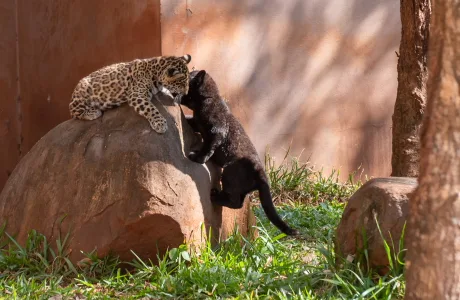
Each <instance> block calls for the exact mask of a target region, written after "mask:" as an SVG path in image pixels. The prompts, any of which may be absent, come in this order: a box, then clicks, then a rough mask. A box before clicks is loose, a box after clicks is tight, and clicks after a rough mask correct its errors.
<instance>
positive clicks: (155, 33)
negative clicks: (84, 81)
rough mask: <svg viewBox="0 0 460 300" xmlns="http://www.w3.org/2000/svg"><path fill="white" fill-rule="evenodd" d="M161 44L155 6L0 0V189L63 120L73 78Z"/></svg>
mask: <svg viewBox="0 0 460 300" xmlns="http://www.w3.org/2000/svg"><path fill="white" fill-rule="evenodd" d="M16 3H17V5H16ZM16 16H17V18H16ZM16 21H17V22H16ZM16 24H17V26H16ZM16 33H17V35H18V43H17V45H18V47H16V43H15V36H16ZM160 41H161V37H160V0H136V1H132V0H117V1H113V0H97V1H94V0H67V1H42V0H17V1H15V0H3V1H1V3H0V57H1V59H2V63H1V64H0V90H1V91H2V94H1V95H0V105H1V106H0V122H1V123H0V139H1V140H0V144H1V145H2V147H0V162H1V165H0V188H1V187H3V184H4V182H5V180H6V178H7V173H8V172H11V170H12V168H13V167H14V165H15V164H16V163H17V161H18V157H19V156H20V155H21V154H25V153H26V152H27V151H28V150H29V149H30V148H31V147H32V146H33V145H34V144H35V143H36V142H37V141H38V140H39V139H40V138H41V137H42V136H43V135H44V134H45V133H46V132H48V131H49V130H50V129H51V128H53V127H54V126H56V125H57V124H59V123H60V122H62V121H64V120H67V119H69V118H70V116H69V112H68V104H69V102H70V96H71V93H72V91H73V88H74V87H75V85H76V84H77V82H78V80H79V79H80V78H82V77H83V76H85V75H87V74H89V73H90V72H92V71H94V70H96V69H98V68H100V67H102V66H104V65H108V64H111V63H114V62H119V61H127V60H132V59H134V58H137V57H149V56H157V55H160V54H161V52H160V51H161V44H160ZM4 60H5V61H6V64H5V63H3V61H4ZM16 78H19V85H18V84H17V80H16ZM18 99H19V101H18ZM18 143H19V145H18ZM3 145H7V147H6V148H4V147H3Z"/></svg>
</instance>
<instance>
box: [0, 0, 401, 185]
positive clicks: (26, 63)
mask: <svg viewBox="0 0 460 300" xmlns="http://www.w3.org/2000/svg"><path fill="white" fill-rule="evenodd" d="M160 2H161V3H160ZM160 13H161V14H160ZM399 39H400V20H399V1H398V0H388V1H383V2H382V1H378V0H311V1H304V0H289V1H286V0H271V1H264V0H251V1H245V0H231V1H216V0H163V1H160V0H136V1H133V0H117V1H113V0H97V1H93V0H66V1H57V0H54V1H53V0H50V1H41V0H4V1H0V58H1V64H0V91H1V92H2V93H1V94H0V144H1V147H0V189H1V188H2V187H3V184H4V182H5V181H6V179H7V177H8V175H9V174H10V173H11V171H12V170H13V168H14V166H15V165H16V163H17V162H18V160H19V159H20V157H21V156H23V155H24V154H25V153H27V151H28V150H29V149H30V148H31V147H32V146H33V145H34V144H35V143H36V142H37V141H38V140H39V139H40V138H41V137H42V136H43V135H44V134H45V133H46V132H48V131H49V130H50V129H51V128H53V127H54V126H56V125H57V124H59V123H60V122H62V121H64V120H67V119H68V118H69V113H68V103H69V101H70V96H71V93H72V91H73V88H74V87H75V85H76V83H77V82H78V80H79V79H80V78H82V77H83V76H85V75H87V74H88V73H90V72H91V71H94V70H95V69H97V68H100V67H102V66H104V65H107V64H110V63H114V62H118V61H127V60H131V59H134V58H137V57H149V56H156V55H160V54H163V55H183V54H185V53H189V54H191V55H192V62H191V65H192V66H195V68H197V69H206V70H207V71H209V73H210V74H211V75H212V76H213V77H214V78H215V79H216V81H217V83H218V84H219V86H220V89H221V92H222V94H223V95H224V96H225V97H227V98H228V100H229V102H230V106H231V108H232V110H233V112H234V113H235V114H236V116H237V117H238V118H239V119H240V120H241V121H242V123H243V124H244V127H245V128H246V130H247V131H248V133H249V135H250V137H251V139H252V140H253V141H254V143H255V145H256V147H257V149H258V151H259V153H260V155H261V156H262V155H263V154H264V152H265V149H266V147H267V146H269V147H270V149H271V152H272V153H273V154H275V155H276V157H277V158H278V160H279V159H281V158H282V156H283V154H284V151H285V149H287V148H288V147H289V146H290V145H291V154H294V155H296V154H299V153H300V152H301V150H302V149H304V152H303V153H304V154H303V159H304V160H306V159H307V158H308V157H310V159H311V161H312V162H313V163H315V164H316V165H317V166H319V167H321V166H324V167H326V169H330V168H331V167H336V168H340V169H341V171H342V174H346V173H347V172H348V171H352V170H355V169H356V168H357V167H358V166H360V165H361V166H362V167H363V168H364V171H365V173H366V174H369V175H374V176H383V175H389V173H390V169H391V165H390V160H391V115H392V112H393V105H394V101H395V99H396V84H397V80H396V78H397V74H396V62H397V57H396V54H395V51H396V50H398V47H399Z"/></svg>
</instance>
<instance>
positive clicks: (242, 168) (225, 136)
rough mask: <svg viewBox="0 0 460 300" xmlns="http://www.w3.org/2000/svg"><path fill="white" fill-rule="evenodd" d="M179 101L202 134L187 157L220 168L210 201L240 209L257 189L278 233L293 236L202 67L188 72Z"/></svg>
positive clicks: (250, 150)
mask: <svg viewBox="0 0 460 300" xmlns="http://www.w3.org/2000/svg"><path fill="white" fill-rule="evenodd" d="M181 104H183V105H185V106H187V107H188V108H190V109H191V110H193V117H192V118H188V121H189V123H190V125H191V126H192V127H193V129H194V130H195V131H197V132H200V133H201V136H202V137H203V146H202V148H201V149H200V150H199V151H197V152H190V154H189V158H190V159H191V160H193V161H195V162H197V163H200V164H203V163H205V162H207V161H208V160H209V159H211V161H212V162H213V163H215V164H217V165H218V166H220V167H222V168H223V172H222V178H221V181H222V191H217V190H212V191H211V200H212V201H213V202H214V203H216V204H219V205H221V206H226V207H230V208H241V207H242V206H243V202H244V199H245V197H246V195H247V194H248V193H250V192H252V191H254V190H258V191H259V197H260V202H261V203H262V207H263V209H264V211H265V214H266V215H267V217H268V219H269V220H270V221H271V222H272V223H273V224H274V225H275V226H276V227H278V228H279V229H280V230H281V231H282V232H284V233H286V234H288V235H297V234H298V231H297V230H295V229H292V228H291V227H289V226H288V225H287V224H286V223H285V222H284V221H283V220H281V218H280V217H279V215H278V213H277V212H276V209H275V206H274V205H273V200H272V196H271V194H270V186H269V184H268V179H267V175H266V174H265V171H264V168H263V166H262V163H261V162H260V159H259V156H258V154H257V152H256V149H255V148H254V145H253V144H252V143H251V140H250V139H249V137H248V135H247V134H246V132H245V131H244V129H243V127H242V126H241V124H240V123H239V122H238V120H237V119H236V118H235V117H234V116H233V115H232V114H231V112H230V110H229V108H228V106H227V104H226V103H225V101H224V100H223V99H222V98H221V97H220V96H219V90H218V89H217V85H216V83H215V82H214V80H213V79H212V78H211V76H209V75H208V74H206V72H205V71H204V70H202V71H193V72H192V73H190V85H189V92H188V94H187V95H185V96H183V97H182V100H181Z"/></svg>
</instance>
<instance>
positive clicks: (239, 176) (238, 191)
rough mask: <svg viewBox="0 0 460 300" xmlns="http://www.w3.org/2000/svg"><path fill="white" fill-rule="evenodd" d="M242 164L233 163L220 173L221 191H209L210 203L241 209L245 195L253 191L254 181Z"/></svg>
mask: <svg viewBox="0 0 460 300" xmlns="http://www.w3.org/2000/svg"><path fill="white" fill-rule="evenodd" d="M250 174H251V172H247V170H246V168H245V164H244V163H238V162H236V163H233V164H231V165H229V166H227V167H225V168H224V170H223V172H222V178H221V181H222V191H217V190H215V189H213V190H211V201H212V202H213V203H216V204H218V205H221V206H226V207H229V208H235V209H238V208H242V207H243V204H244V200H245V198H246V195H247V194H248V193H249V192H251V191H253V190H254V189H255V181H254V179H253V178H252V177H251V175H250Z"/></svg>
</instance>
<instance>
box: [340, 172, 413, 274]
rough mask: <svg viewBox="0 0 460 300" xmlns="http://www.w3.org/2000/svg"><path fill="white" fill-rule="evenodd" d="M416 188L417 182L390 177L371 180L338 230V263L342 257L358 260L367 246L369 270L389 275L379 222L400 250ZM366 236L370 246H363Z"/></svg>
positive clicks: (351, 204)
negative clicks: (411, 200)
mask: <svg viewBox="0 0 460 300" xmlns="http://www.w3.org/2000/svg"><path fill="white" fill-rule="evenodd" d="M416 187H417V179H415V178H408V177H407V178H406V177H389V178H374V179H371V180H369V181H368V182H367V183H366V184H364V185H363V186H362V187H361V188H360V189H359V190H358V191H356V193H355V194H353V196H351V198H350V199H349V200H348V203H347V206H346V208H345V211H344V212H343V215H342V220H341V221H340V224H339V226H338V228H337V234H336V241H335V251H336V253H337V255H338V256H337V261H336V263H341V262H342V260H340V257H350V256H353V257H357V255H359V254H360V253H362V250H363V248H364V247H363V245H365V244H367V250H368V255H369V266H370V267H371V268H376V269H378V270H379V272H380V273H381V274H384V273H386V272H387V271H388V266H389V262H388V257H387V254H386V252H385V247H384V243H383V240H382V236H381V234H380V232H379V230H378V227H377V224H376V221H375V220H376V219H377V221H378V223H379V226H380V229H381V231H382V235H383V236H384V238H385V240H386V241H387V243H388V244H389V245H390V247H391V248H392V242H391V241H393V243H394V246H395V249H396V250H397V249H399V240H400V238H401V233H402V230H403V227H404V224H405V222H406V219H407V214H408V209H409V206H408V204H409V203H408V202H409V198H410V194H411V193H412V192H413V191H414V190H415V188H416ZM364 233H365V234H364ZM364 236H365V237H366V240H367V241H366V243H364V242H363V237H364ZM390 236H391V237H390Z"/></svg>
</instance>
